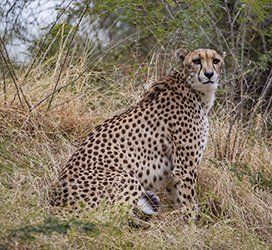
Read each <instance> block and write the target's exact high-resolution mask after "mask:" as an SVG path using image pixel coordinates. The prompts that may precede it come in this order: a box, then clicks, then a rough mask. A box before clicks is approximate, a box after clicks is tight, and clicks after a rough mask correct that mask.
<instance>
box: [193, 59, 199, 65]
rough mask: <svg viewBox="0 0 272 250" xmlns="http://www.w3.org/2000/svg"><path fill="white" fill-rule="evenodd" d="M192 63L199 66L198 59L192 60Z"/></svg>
mask: <svg viewBox="0 0 272 250" xmlns="http://www.w3.org/2000/svg"><path fill="white" fill-rule="evenodd" d="M193 63H194V64H200V63H201V61H200V59H194V60H193Z"/></svg>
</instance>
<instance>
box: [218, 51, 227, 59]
mask: <svg viewBox="0 0 272 250" xmlns="http://www.w3.org/2000/svg"><path fill="white" fill-rule="evenodd" d="M220 54H221V56H222V58H223V59H224V58H225V57H226V54H227V53H226V52H225V51H224V52H222V53H220Z"/></svg>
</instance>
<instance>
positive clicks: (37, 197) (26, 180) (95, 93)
mask: <svg viewBox="0 0 272 250" xmlns="http://www.w3.org/2000/svg"><path fill="white" fill-rule="evenodd" d="M80 67H83V66H81V65H79V66H78V67H74V68H69V69H67V71H65V73H63V74H62V78H61V81H60V82H61V84H62V85H61V86H64V85H69V86H68V87H67V88H63V89H62V90H61V91H60V92H59V93H56V95H55V96H54V99H53V102H52V106H51V107H50V109H49V110H47V108H48V100H47V101H45V102H44V103H42V104H41V105H40V106H38V107H37V108H36V109H34V110H33V111H32V112H31V113H29V112H28V111H26V110H25V109H24V108H22V106H21V104H20V103H19V102H18V98H16V99H15V100H13V99H14V95H15V92H16V91H15V88H14V87H13V86H12V83H10V85H8V88H7V89H8V91H7V93H5V95H3V94H1V96H0V103H1V107H0V115H1V116H0V117H1V120H0V130H1V134H0V199H1V200H0V214H1V216H0V225H1V230H0V231H1V235H0V242H1V243H0V249H271V247H272V194H271V192H272V160H271V145H269V143H268V142H266V140H265V138H256V137H254V136H252V137H250V138H249V140H247V142H246V143H243V144H239V143H238V142H240V141H241V140H242V136H241V135H243V128H242V126H238V125H237V126H235V127H234V128H233V131H234V132H233V133H231V136H230V137H229V135H228V117H223V116H222V115H220V113H215V114H214V115H213V117H212V119H211V123H212V126H211V135H212V136H211V138H210V141H209V147H208V149H207V150H206V154H205V158H204V160H203V162H202V166H201V168H200V169H199V182H198V183H199V184H198V197H199V203H200V204H201V213H200V218H199V220H198V222H197V223H196V224H195V225H189V226H185V225H183V224H182V220H181V218H180V217H179V215H178V214H177V213H173V212H171V211H170V212H165V213H163V214H162V215H161V216H160V217H159V218H154V220H153V221H152V222H151V223H150V228H149V229H146V230H143V229H132V228H129V227H128V225H127V213H126V209H125V208H116V207H113V208H103V207H101V209H99V210H97V211H89V212H85V213H83V214H81V215H79V217H78V218H75V217H73V215H70V216H69V218H66V219H56V217H55V216H54V215H53V214H52V213H51V210H50V207H49V206H48V192H49V190H50V187H51V185H52V183H54V182H55V181H56V180H57V173H58V171H59V169H60V168H61V166H63V164H64V163H65V161H66V160H67V158H68V156H69V155H70V154H71V153H72V151H73V150H74V148H75V146H76V145H77V143H78V142H79V141H80V140H81V139H82V138H83V137H84V135H86V134H87V133H88V131H89V130H90V129H91V128H92V127H93V126H94V125H95V124H97V123H99V121H101V120H102V119H104V118H106V117H109V116H111V115H112V114H113V113H115V112H117V110H120V109H123V108H125V107H126V106H128V105H129V104H130V103H135V102H136V100H138V98H139V93H140V92H141V90H142V86H141V85H140V84H138V83H137V82H135V81H134V79H135V78H134V77H135V76H134V75H133V74H131V75H130V74H128V72H126V74H123V73H122V69H121V68H115V70H114V71H112V72H103V71H96V72H95V71H93V72H90V73H85V74H84V75H82V77H81V78H80V79H79V80H78V81H76V83H74V84H73V83H72V82H73V79H75V77H77V74H79V73H78V72H81V69H80ZM43 72H48V70H46V69H43V68H41V66H40V67H39V68H37V69H34V70H33V71H31V74H30V76H29V77H28V78H27V79H24V81H23V82H22V85H21V86H22V88H23V91H24V93H25V94H26V93H27V94H26V97H27V100H28V101H29V102H30V103H31V105H33V106H35V105H36V104H37V103H38V102H39V101H40V100H42V99H43V98H44V97H45V96H47V95H48V94H49V93H50V92H51V91H52V88H53V87H52V82H54V79H55V78H56V75H54V74H57V73H54V72H53V73H52V74H51V75H50V74H48V73H43ZM140 73H141V72H140ZM150 74H151V75H152V73H150ZM127 76H129V77H128V78H127ZM137 87H139V88H138V89H137ZM135 90H136V91H135ZM226 141H227V143H228V145H229V146H230V147H229V148H228V149H226V148H225V145H226ZM225 150H232V151H230V152H231V155H229V151H227V152H228V154H225V152H226V151H225ZM241 155H242V157H240V156H241ZM93 225H95V229H94V228H93ZM30 226H32V227H30Z"/></svg>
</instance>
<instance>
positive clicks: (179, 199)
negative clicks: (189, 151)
mask: <svg viewBox="0 0 272 250" xmlns="http://www.w3.org/2000/svg"><path fill="white" fill-rule="evenodd" d="M195 183H196V173H195V170H191V171H188V172H187V171H184V170H183V171H179V169H174V170H173V172H172V177H171V179H170V180H169V182H168V183H167V186H166V191H167V197H168V199H169V200H170V201H171V202H172V204H173V205H174V206H175V207H176V208H177V209H179V210H180V211H181V213H182V214H183V215H184V219H185V220H191V219H194V217H195V214H196V211H197V209H196V208H197V206H196V202H195V195H196V192H195Z"/></svg>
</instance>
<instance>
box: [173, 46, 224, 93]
mask: <svg viewBox="0 0 272 250" xmlns="http://www.w3.org/2000/svg"><path fill="white" fill-rule="evenodd" d="M224 57H225V52H224V53H223V54H222V55H220V54H219V53H218V52H216V51H215V50H212V49H197V50H194V51H192V52H187V51H184V50H183V49H178V50H177V51H176V59H177V61H178V62H179V63H180V64H183V73H184V76H185V79H186V81H187V83H188V84H190V85H191V86H192V87H193V88H194V89H195V90H197V91H199V92H202V93H206V92H210V91H215V90H216V88H217V86H218V82H219V76H220V74H221V72H222V68H223V64H224Z"/></svg>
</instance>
